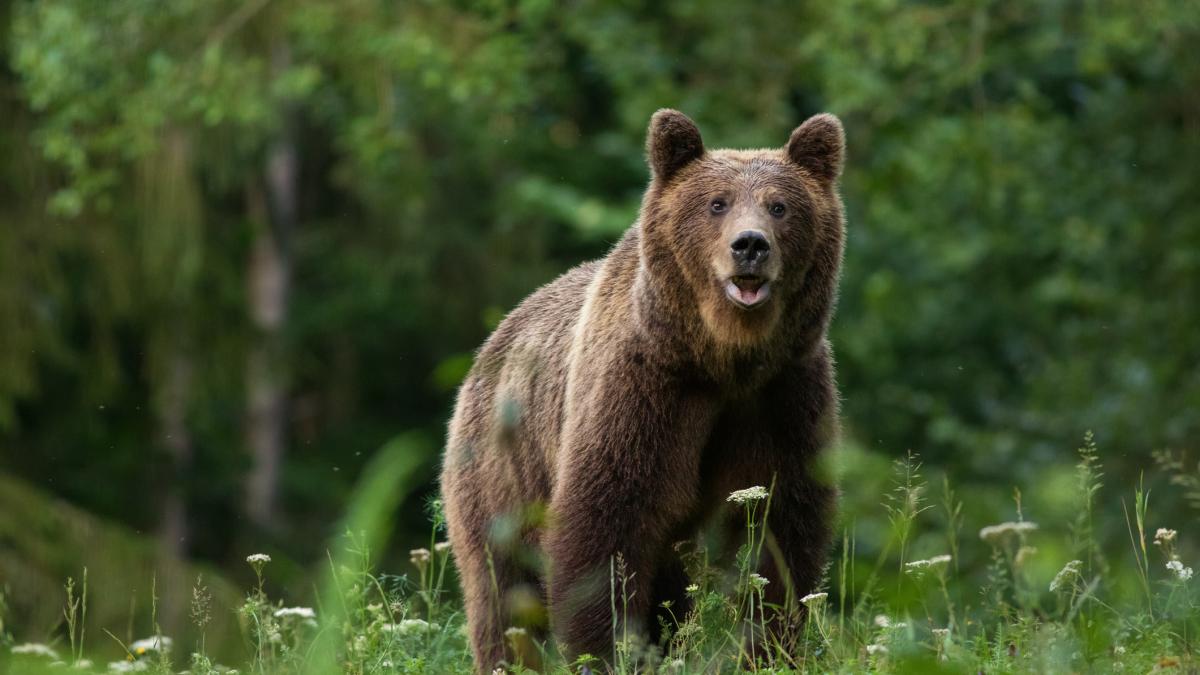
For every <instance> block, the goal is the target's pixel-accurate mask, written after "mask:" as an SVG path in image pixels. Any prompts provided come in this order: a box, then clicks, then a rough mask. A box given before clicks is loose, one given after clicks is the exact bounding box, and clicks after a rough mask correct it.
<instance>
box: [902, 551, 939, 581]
mask: <svg viewBox="0 0 1200 675" xmlns="http://www.w3.org/2000/svg"><path fill="white" fill-rule="evenodd" d="M949 562H950V556H948V555H944V554H943V555H935V556H933V557H932V558H930V559H928V560H914V561H912V562H906V563H904V571H905V572H907V573H908V574H911V575H913V576H917V577H919V576H921V575H922V574H925V573H926V572H928V571H929V570H933V569H940V568H942V567H945V566H946V565H947V564H949Z"/></svg>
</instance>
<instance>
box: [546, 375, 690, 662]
mask: <svg viewBox="0 0 1200 675" xmlns="http://www.w3.org/2000/svg"><path fill="white" fill-rule="evenodd" d="M614 380H615V381H613V380H609V381H605V380H600V381H599V382H597V383H596V384H595V386H593V387H592V388H591V391H590V392H589V394H590V395H587V397H586V398H585V399H584V400H583V401H582V403H583V405H578V406H575V407H574V409H573V412H572V416H571V419H569V420H568V423H567V424H568V426H567V430H566V434H565V437H566V438H565V443H564V445H563V447H562V448H561V449H560V452H561V453H562V454H561V455H560V457H559V458H558V476H557V482H556V485H555V490H554V497H553V500H552V503H551V524H550V530H549V531H548V532H547V535H546V552H547V554H548V556H549V563H550V574H549V585H550V588H549V590H550V593H549V597H550V617H551V626H552V628H553V631H554V634H555V636H556V637H557V638H558V640H559V642H560V644H561V646H562V648H563V651H564V653H565V655H566V656H567V657H568V658H569V659H573V658H575V657H576V656H578V655H580V654H584V653H587V654H591V655H593V656H596V657H599V658H603V659H605V660H606V661H608V662H609V663H610V664H611V663H612V662H613V660H612V659H613V656H614V651H613V649H614V639H613V638H614V636H613V628H614V626H616V628H617V631H618V639H619V638H621V637H624V636H630V637H632V636H634V635H640V636H642V637H645V636H646V634H647V633H648V632H649V628H650V622H651V621H653V616H652V609H653V608H652V607H651V606H650V604H651V600H652V595H653V589H652V584H653V582H654V580H655V577H656V573H657V570H656V569H655V566H656V564H657V562H658V561H659V560H661V559H662V554H663V552H664V550H665V548H666V547H667V546H669V544H670V542H669V541H667V540H668V539H669V537H670V534H671V533H672V532H673V530H674V526H675V525H677V524H678V523H679V522H680V521H681V520H683V519H684V518H685V517H686V516H687V515H688V514H689V513H690V512H691V511H692V510H693V509H694V507H695V504H696V499H697V489H698V480H699V456H700V451H701V447H702V444H703V440H704V438H705V436H706V433H707V429H708V428H709V426H710V424H711V420H710V418H711V406H710V405H709V404H708V402H707V401H705V400H702V399H700V398H698V397H694V396H693V397H689V396H686V395H684V394H681V393H679V392H676V391H671V390H670V389H669V385H667V384H664V383H663V381H662V379H658V381H657V382H655V380H654V379H652V378H645V379H644V380H643V379H642V378H631V377H628V376H625V377H621V378H614ZM614 611H615V614H614Z"/></svg>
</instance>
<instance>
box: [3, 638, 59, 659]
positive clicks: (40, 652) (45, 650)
mask: <svg viewBox="0 0 1200 675" xmlns="http://www.w3.org/2000/svg"><path fill="white" fill-rule="evenodd" d="M12 653H14V654H24V655H26V656H43V657H45V658H48V659H57V658H58V652H56V651H54V649H52V648H51V647H49V646H47V645H44V644H42V643H40V642H26V643H25V644H23V645H17V646H15V647H13V648H12Z"/></svg>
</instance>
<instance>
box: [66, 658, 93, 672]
mask: <svg viewBox="0 0 1200 675" xmlns="http://www.w3.org/2000/svg"><path fill="white" fill-rule="evenodd" d="M92 665H93V664H92V660H91V659H79V660H78V661H76V662H75V663H73V664H71V667H72V668H74V669H75V670H91V669H92Z"/></svg>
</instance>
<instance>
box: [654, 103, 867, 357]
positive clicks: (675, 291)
mask: <svg viewBox="0 0 1200 675" xmlns="http://www.w3.org/2000/svg"><path fill="white" fill-rule="evenodd" d="M844 145H845V140H844V134H843V131H842V125H841V122H840V121H838V118H837V117H834V116H833V115H829V114H821V115H815V116H813V117H811V118H809V119H808V120H807V121H805V122H804V123H803V124H801V125H800V126H799V127H797V128H796V129H795V130H794V131H793V132H792V134H791V136H790V138H789V139H788V141H787V143H786V144H785V145H784V146H783V147H782V148H779V149H765V150H706V149H705V147H704V142H703V141H702V139H701V137H700V131H699V129H697V127H696V125H695V124H694V123H693V122H692V120H690V119H688V117H687V116H685V115H684V114H683V113H680V112H678V111H675V110H666V109H664V110H659V111H658V112H656V113H655V114H654V116H653V118H652V119H651V121H650V128H649V132H648V134H647V139H646V153H647V156H648V161H649V164H650V169H651V172H652V174H653V176H652V180H651V183H650V187H649V189H648V190H647V191H646V196H645V198H644V200H643V203H642V213H641V218H640V227H641V229H642V242H641V246H642V249H641V256H642V264H643V270H644V272H645V273H647V274H649V275H650V277H651V281H650V283H652V284H655V285H656V286H658V287H664V286H669V287H670V290H669V291H666V292H668V293H670V294H671V295H672V296H673V297H674V298H675V300H676V304H682V305H686V306H689V307H691V308H694V313H695V314H698V316H699V319H700V322H701V323H702V324H703V326H704V329H705V331H706V332H707V333H708V334H709V335H710V336H711V337H712V339H713V341H714V342H715V343H717V344H719V345H725V346H730V347H737V346H742V347H753V346H755V345H759V344H762V343H763V342H764V341H766V340H767V339H768V338H770V337H771V336H773V335H775V336H777V334H778V333H779V332H780V331H782V330H786V329H787V328H786V327H787V326H789V325H795V324H796V323H797V321H803V320H805V319H806V317H796V316H795V315H796V313H798V312H803V311H804V308H805V306H806V305H810V306H811V305H812V304H813V303H812V302H810V301H806V299H805V297H804V296H805V294H810V293H814V292H816V293H832V292H833V290H832V284H830V283H813V277H829V276H830V275H832V277H833V278H836V276H837V273H838V267H839V266H840V262H841V251H842V238H843V215H842V203H841V199H840V198H839V196H838V194H837V182H838V177H839V175H840V174H841V169H842V161H843V155H844ZM830 267H832V269H829V268H830ZM825 300H827V302H825V304H826V305H828V304H831V303H832V298H828V299H825ZM818 304H820V303H818ZM825 313H826V314H827V313H828V312H827V311H826V312H825ZM811 318H812V320H814V321H816V320H824V319H825V318H826V317H823V316H822V317H811Z"/></svg>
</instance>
